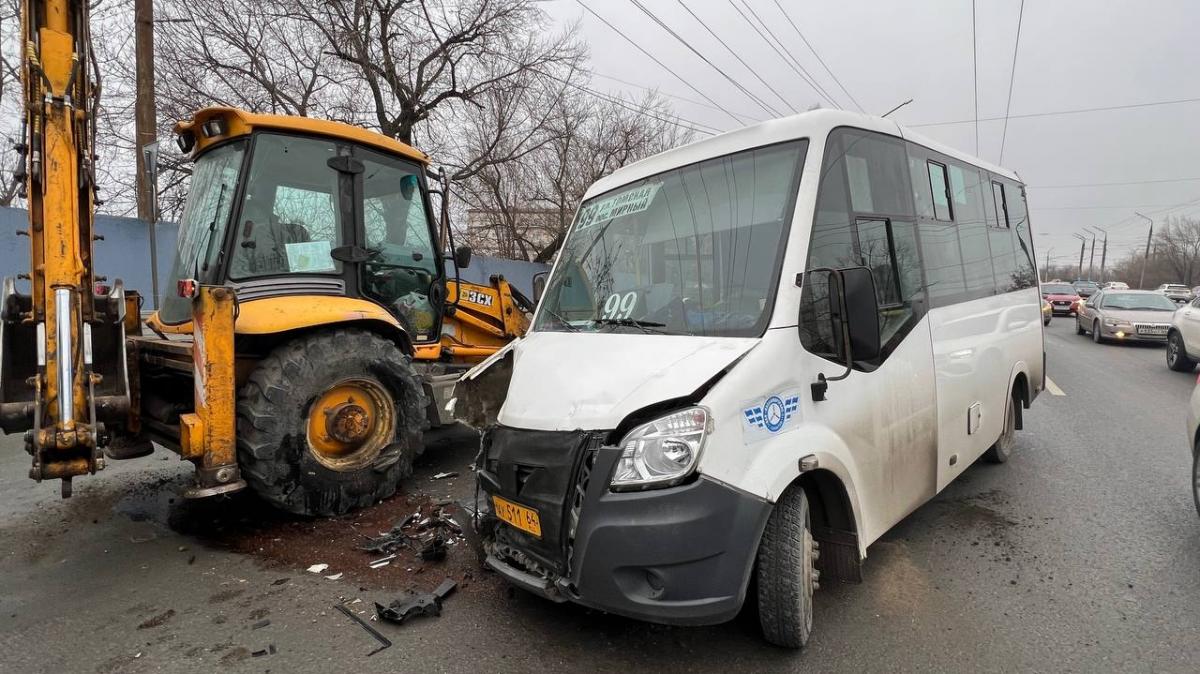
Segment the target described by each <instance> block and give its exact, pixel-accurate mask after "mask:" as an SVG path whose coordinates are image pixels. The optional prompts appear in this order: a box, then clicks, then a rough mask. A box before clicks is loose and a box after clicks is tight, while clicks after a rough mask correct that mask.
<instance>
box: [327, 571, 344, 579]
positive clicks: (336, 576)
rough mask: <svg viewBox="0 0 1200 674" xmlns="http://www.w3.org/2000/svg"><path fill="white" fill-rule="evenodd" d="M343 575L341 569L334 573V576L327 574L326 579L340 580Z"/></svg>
mask: <svg viewBox="0 0 1200 674" xmlns="http://www.w3.org/2000/svg"><path fill="white" fill-rule="evenodd" d="M341 577H342V572H341V571H339V572H337V573H335V574H333V575H332V576H325V579H326V580H340V579H341Z"/></svg>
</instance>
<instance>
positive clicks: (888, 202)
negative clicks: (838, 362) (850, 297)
mask: <svg viewBox="0 0 1200 674" xmlns="http://www.w3.org/2000/svg"><path fill="white" fill-rule="evenodd" d="M921 175H922V177H923V180H925V181H926V183H927V184H928V175H927V174H926V173H925V172H924V168H923V167H922V169H921ZM925 196H926V193H924V192H922V191H921V190H920V189H919V188H918V184H917V181H916V180H914V179H913V178H912V177H911V176H910V173H909V164H908V157H907V154H906V153H905V149H904V144H903V142H902V141H900V140H899V139H895V138H890V137H887V136H883V135H880V134H873V133H870V132H866V131H859V130H850V129H839V130H835V131H834V132H833V133H832V134H830V137H829V141H828V144H827V147H826V151H825V160H824V165H823V167H822V169H821V183H820V186H819V187H818V193H817V209H816V214H815V215H814V218H813V231H812V237H811V243H810V248H809V258H808V268H809V269H813V268H816V267H833V268H844V267H850V266H860V265H861V266H865V267H867V268H868V269H870V270H871V273H872V276H873V277H874V279H875V292H876V299H877V302H878V304H879V313H880V336H881V338H882V341H883V342H884V350H883V352H884V355H883V357H886V354H887V353H890V351H891V350H893V349H894V348H895V346H896V345H897V344H899V342H900V340H902V339H903V338H904V335H905V334H907V333H908V331H909V330H911V329H912V326H913V325H915V324H916V321H917V319H919V318H920V315H921V314H922V313H923V311H924V307H923V303H922V302H921V300H922V298H923V295H924V286H923V283H924V282H923V273H922V270H921V257H920V246H919V245H918V242H917V234H916V218H915V213H914V209H915V205H914V202H917V203H920V202H922V201H923V202H924V203H925V204H929V203H930V202H931V201H932V200H931V199H926V198H925ZM826 290H827V287H826V285H825V284H823V283H820V282H819V281H816V280H814V281H813V282H811V283H806V284H805V285H804V289H803V293H802V297H801V343H802V344H803V345H804V347H805V348H806V349H807V350H809V351H810V352H812V353H816V354H818V355H825V356H829V355H832V354H835V353H837V350H836V348H835V344H834V343H833V340H834V336H833V335H832V334H831V332H832V328H831V326H830V325H829V322H828V317H827V315H824V314H825V313H826V312H827V309H828V299H827V295H826Z"/></svg>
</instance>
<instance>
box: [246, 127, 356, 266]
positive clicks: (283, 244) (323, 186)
mask: <svg viewBox="0 0 1200 674" xmlns="http://www.w3.org/2000/svg"><path fill="white" fill-rule="evenodd" d="M337 152H338V148H337V145H336V144H335V143H333V142H331V141H327V140H318V139H314V138H303V137H297V136H281V135H275V134H262V135H260V136H259V137H258V139H257V141H256V143H255V146H254V157H253V159H252V160H251V162H250V175H249V178H248V179H247V182H246V192H245V196H244V197H243V198H242V208H241V211H240V214H239V216H238V220H237V222H236V224H235V231H234V239H233V251H232V255H231V257H230V262H229V265H230V266H229V276H230V277H231V278H234V279H248V278H254V277H259V276H277V275H281V274H336V273H339V272H340V271H341V263H340V262H338V261H337V260H334V259H333V257H332V256H331V255H330V251H332V250H333V249H334V248H336V247H338V246H340V245H342V222H341V210H340V209H339V208H338V173H337V172H336V171H334V170H333V169H332V168H330V167H329V164H328V162H329V160H330V159H331V158H333V157H335V156H336V155H337Z"/></svg>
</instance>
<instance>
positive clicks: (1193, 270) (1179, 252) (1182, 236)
mask: <svg viewBox="0 0 1200 674" xmlns="http://www.w3.org/2000/svg"><path fill="white" fill-rule="evenodd" d="M1154 245H1155V250H1156V251H1157V255H1156V257H1157V259H1159V260H1161V263H1160V264H1163V265H1165V266H1166V267H1168V268H1169V269H1170V270H1171V271H1173V272H1174V280H1173V281H1171V282H1174V283H1183V284H1185V285H1188V286H1190V285H1192V284H1193V281H1195V280H1197V278H1198V277H1200V220H1194V219H1191V218H1186V217H1179V218H1167V220H1166V223H1165V224H1164V225H1163V227H1161V228H1160V229H1159V231H1158V233H1157V234H1156V235H1155V237H1154Z"/></svg>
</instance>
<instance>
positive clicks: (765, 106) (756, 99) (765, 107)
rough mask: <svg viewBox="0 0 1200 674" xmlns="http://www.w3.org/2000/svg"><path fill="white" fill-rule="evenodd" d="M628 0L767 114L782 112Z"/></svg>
mask: <svg viewBox="0 0 1200 674" xmlns="http://www.w3.org/2000/svg"><path fill="white" fill-rule="evenodd" d="M629 1H630V2H632V3H633V6H634V7H637V8H638V9H640V10H641V11H642V13H643V14H645V15H646V16H648V17H650V20H651V21H653V22H654V23H657V24H658V25H659V27H661V28H662V29H663V30H665V31H667V33H668V34H670V36H671V37H673V38H675V39H676V40H678V41H679V43H680V44H682V45H683V46H684V47H687V48H688V50H690V51H691V52H692V53H693V54H695V55H696V56H698V57H699V58H700V60H701V61H704V62H705V63H707V64H708V65H709V67H711V68H712V69H713V70H715V71H717V73H719V74H720V75H721V77H724V78H725V79H727V80H729V83H730V84H732V85H733V86H735V87H737V88H738V90H740V91H741V92H742V93H744V94H746V95H747V96H749V97H750V100H752V101H754V102H755V103H757V104H758V107H760V108H762V109H763V110H765V111H766V112H767V113H768V114H771V115H774V116H776V117H780V116H782V113H780V112H779V111H778V110H776V109H775V108H773V107H771V106H770V105H769V104H767V102H766V101H764V100H762V99H761V98H759V97H758V96H755V95H754V93H753V92H751V91H750V90H749V89H747V88H746V87H744V86H743V85H742V84H741V83H740V82H738V81H737V80H735V79H733V78H732V77H730V76H729V74H728V73H726V72H725V71H724V70H721V68H720V67H719V66H717V64H715V63H713V62H712V61H710V60H709V59H708V57H707V56H705V55H704V54H702V53H700V50H699V49H696V48H695V47H693V46H692V44H691V43H690V42H688V41H687V40H685V39H683V36H681V35H680V34H679V33H676V32H675V31H674V30H673V29H672V28H671V27H670V26H668V25H667V24H666V23H664V22H663V20H662V19H659V18H658V17H657V16H655V15H654V12H651V11H650V10H649V9H648V8H647V7H646V6H645V5H643V4H642V3H640V2H638V0H629Z"/></svg>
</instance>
